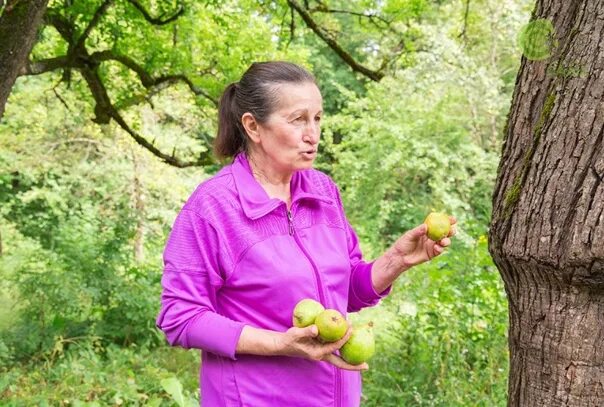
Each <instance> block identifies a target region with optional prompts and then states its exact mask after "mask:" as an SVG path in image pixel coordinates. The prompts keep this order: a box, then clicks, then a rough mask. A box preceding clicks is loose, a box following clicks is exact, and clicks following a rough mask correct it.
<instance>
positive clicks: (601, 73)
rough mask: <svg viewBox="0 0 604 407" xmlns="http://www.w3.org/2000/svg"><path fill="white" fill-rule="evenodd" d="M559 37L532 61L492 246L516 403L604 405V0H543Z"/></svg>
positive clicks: (500, 178)
mask: <svg viewBox="0 0 604 407" xmlns="http://www.w3.org/2000/svg"><path fill="white" fill-rule="evenodd" d="M533 17H534V18H545V19H549V20H550V21H551V22H552V23H553V27H554V29H555V37H556V39H557V44H556V42H554V44H556V46H555V48H554V51H553V53H552V55H551V57H550V58H548V59H546V60H544V61H529V60H527V59H526V58H523V60H522V65H521V68H520V72H519V74H518V77H517V81H516V88H515V91H514V96H513V100H512V107H511V110H510V116H509V119H508V123H507V126H506V130H505V134H504V144H503V147H502V158H501V162H500V164H499V169H498V171H497V180H496V185H495V191H494V194H493V217H492V221H491V228H490V232H489V243H490V244H489V250H490V253H491V255H492V257H493V260H494V261H495V263H496V265H497V267H498V268H499V271H500V273H501V276H502V278H503V281H504V283H505V289H506V292H507V295H508V299H509V311H510V328H509V347H510V375H509V399H508V404H509V405H510V406H548V407H549V406H552V407H554V406H604V211H603V209H604V183H603V182H602V180H603V178H604V147H603V139H604V102H603V100H604V46H602V44H604V0H577V1H568V0H538V1H537V6H536V9H535V12H534V16H533Z"/></svg>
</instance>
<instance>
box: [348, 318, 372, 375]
mask: <svg viewBox="0 0 604 407" xmlns="http://www.w3.org/2000/svg"><path fill="white" fill-rule="evenodd" d="M372 328H373V324H372V323H371V322H370V323H369V324H367V325H361V326H359V327H353V328H352V334H351V335H350V338H348V340H347V341H346V343H345V344H344V346H342V348H340V356H342V359H344V360H345V361H346V362H348V363H350V364H351V365H360V364H361V363H363V362H366V361H368V360H369V359H370V358H371V357H372V356H373V354H374V353H375V339H374V338H373V329H372Z"/></svg>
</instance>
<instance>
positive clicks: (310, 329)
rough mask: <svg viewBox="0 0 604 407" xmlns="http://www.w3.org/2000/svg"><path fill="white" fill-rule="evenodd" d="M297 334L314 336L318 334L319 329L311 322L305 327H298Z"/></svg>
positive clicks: (306, 336) (307, 336)
mask: <svg viewBox="0 0 604 407" xmlns="http://www.w3.org/2000/svg"><path fill="white" fill-rule="evenodd" d="M297 334H298V337H300V338H314V337H316V336H317V335H318V334H319V329H318V328H317V326H316V325H314V324H313V325H309V326H307V327H305V328H300V329H299V330H298V332H297Z"/></svg>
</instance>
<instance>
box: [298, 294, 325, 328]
mask: <svg viewBox="0 0 604 407" xmlns="http://www.w3.org/2000/svg"><path fill="white" fill-rule="evenodd" d="M323 311H325V307H323V305H321V303H320V302H317V301H315V300H313V299H311V298H305V299H303V300H301V301H300V302H298V303H297V304H296V306H295V308H294V314H293V316H292V322H293V324H294V326H295V327H298V328H305V327H307V326H310V325H312V324H314V323H315V319H316V318H317V315H319V314H320V313H321V312H323Z"/></svg>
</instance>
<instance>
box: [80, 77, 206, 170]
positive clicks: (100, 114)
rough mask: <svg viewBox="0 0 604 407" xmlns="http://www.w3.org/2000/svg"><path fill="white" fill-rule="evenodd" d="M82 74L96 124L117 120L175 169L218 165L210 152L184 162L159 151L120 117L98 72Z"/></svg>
mask: <svg viewBox="0 0 604 407" xmlns="http://www.w3.org/2000/svg"><path fill="white" fill-rule="evenodd" d="M81 72H82V76H83V77H84V79H85V80H86V83H87V84H88V87H89V88H90V90H91V92H92V95H93V97H94V100H95V102H96V106H95V114H96V116H97V117H96V119H95V121H96V122H98V123H108V122H109V120H110V119H113V120H115V122H116V123H117V124H118V125H119V126H120V127H121V128H122V129H123V130H124V131H126V132H127V133H128V134H129V135H130V136H131V137H132V138H133V139H134V140H135V141H136V142H137V143H138V144H140V145H141V146H143V147H144V148H146V149H147V150H149V151H150V152H151V153H152V154H153V155H155V156H156V157H159V158H161V159H162V161H164V162H165V163H167V164H170V165H172V166H174V167H178V168H185V167H193V166H203V165H211V164H215V163H216V162H215V160H214V158H213V157H212V155H211V153H210V152H209V151H206V152H204V153H201V154H200V155H199V158H198V159H197V160H194V161H182V160H180V159H179V158H177V157H176V156H175V151H174V150H172V154H166V153H164V152H162V151H161V150H159V149H158V148H157V147H155V145H154V143H150V142H149V141H148V140H147V139H145V138H144V137H143V136H141V135H140V134H138V133H137V132H136V131H134V130H133V129H132V128H131V127H130V126H128V124H127V123H126V121H125V120H124V118H123V117H122V116H121V115H120V113H119V112H118V111H117V109H116V108H115V107H114V106H113V104H112V103H111V100H110V99H109V95H108V93H107V89H106V88H105V85H104V84H103V82H102V80H101V78H100V77H99V75H98V73H97V72H96V70H93V69H90V68H84V69H81Z"/></svg>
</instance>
